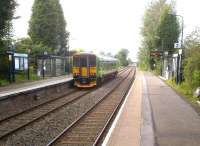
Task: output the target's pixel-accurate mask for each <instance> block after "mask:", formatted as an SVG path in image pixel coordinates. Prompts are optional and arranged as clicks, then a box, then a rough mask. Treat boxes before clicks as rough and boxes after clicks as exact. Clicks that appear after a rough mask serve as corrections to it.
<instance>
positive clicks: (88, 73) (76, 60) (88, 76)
mask: <svg viewBox="0 0 200 146" xmlns="http://www.w3.org/2000/svg"><path fill="white" fill-rule="evenodd" d="M73 78H74V85H75V86H77V87H94V86H96V85H97V82H96V55H94V54H90V53H78V54H75V55H74V56H73Z"/></svg>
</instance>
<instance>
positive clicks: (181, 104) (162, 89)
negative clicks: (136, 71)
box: [145, 73, 200, 146]
mask: <svg viewBox="0 0 200 146" xmlns="http://www.w3.org/2000/svg"><path fill="white" fill-rule="evenodd" d="M145 79H146V82H147V88H148V97H149V100H150V104H151V107H152V116H153V123H154V125H155V127H154V134H155V140H156V142H155V144H156V145H158V146H199V145H200V117H199V115H198V113H197V112H196V111H195V110H194V109H193V108H192V107H191V106H190V104H188V103H186V102H185V101H184V100H183V99H182V98H181V97H180V96H179V95H177V94H176V92H175V91H174V90H173V89H171V88H170V87H169V86H168V85H166V84H165V83H164V82H163V81H162V80H161V79H159V78H158V77H156V76H154V75H152V74H149V73H145Z"/></svg>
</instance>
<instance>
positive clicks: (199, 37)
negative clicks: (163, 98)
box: [184, 28, 200, 89]
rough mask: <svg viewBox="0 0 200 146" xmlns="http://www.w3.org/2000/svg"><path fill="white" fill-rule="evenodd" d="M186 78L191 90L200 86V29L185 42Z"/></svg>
mask: <svg viewBox="0 0 200 146" xmlns="http://www.w3.org/2000/svg"><path fill="white" fill-rule="evenodd" d="M184 46H185V59H184V78H185V80H186V83H188V84H189V86H190V87H191V88H194V89H195V88H197V87H199V86H200V28H196V30H195V31H193V32H192V33H191V34H190V35H189V36H188V37H187V38H186V40H185V44H184Z"/></svg>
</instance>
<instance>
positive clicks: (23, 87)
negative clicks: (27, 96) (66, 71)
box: [0, 75, 72, 99]
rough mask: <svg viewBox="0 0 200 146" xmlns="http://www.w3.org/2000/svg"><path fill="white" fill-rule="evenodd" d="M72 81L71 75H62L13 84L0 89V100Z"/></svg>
mask: <svg viewBox="0 0 200 146" xmlns="http://www.w3.org/2000/svg"><path fill="white" fill-rule="evenodd" d="M69 80H72V76H71V75H64V76H59V77H53V78H49V79H45V80H39V81H34V82H28V83H22V84H15V85H10V86H6V87H0V99H2V98H4V97H6V96H9V95H12V94H17V93H20V92H25V91H29V90H33V89H38V88H42V87H45V86H49V85H54V84H59V83H63V82H67V81H69Z"/></svg>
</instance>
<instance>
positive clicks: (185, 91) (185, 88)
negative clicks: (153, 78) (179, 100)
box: [165, 80, 200, 113]
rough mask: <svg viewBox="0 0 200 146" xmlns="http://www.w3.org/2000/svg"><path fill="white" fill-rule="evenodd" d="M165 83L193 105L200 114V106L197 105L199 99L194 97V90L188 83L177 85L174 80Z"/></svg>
mask: <svg viewBox="0 0 200 146" xmlns="http://www.w3.org/2000/svg"><path fill="white" fill-rule="evenodd" d="M165 83H167V84H168V85H169V86H170V87H172V88H173V89H174V90H175V91H176V92H177V93H178V94H180V95H181V97H183V98H184V99H185V100H186V101H188V102H189V103H191V104H192V106H193V107H194V108H195V109H196V110H197V111H198V112H199V113H200V106H199V105H198V104H197V101H198V98H197V97H194V96H193V92H194V89H192V88H191V86H189V85H188V84H187V83H186V82H183V83H182V84H180V85H177V84H176V82H175V81H173V80H167V81H165Z"/></svg>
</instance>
